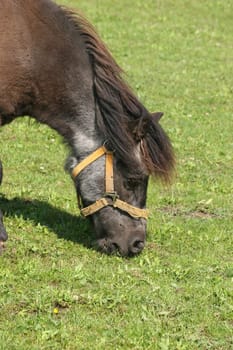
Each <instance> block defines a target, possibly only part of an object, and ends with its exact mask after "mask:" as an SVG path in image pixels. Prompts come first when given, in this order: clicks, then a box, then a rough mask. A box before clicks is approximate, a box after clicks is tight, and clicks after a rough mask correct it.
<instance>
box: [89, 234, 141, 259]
mask: <svg viewBox="0 0 233 350" xmlns="http://www.w3.org/2000/svg"><path fill="white" fill-rule="evenodd" d="M94 247H95V248H96V249H97V250H98V251H100V252H101V253H104V254H107V255H120V256H122V257H132V256H135V255H137V254H139V253H141V251H142V250H143V248H144V247H145V241H143V240H141V239H139V238H137V237H136V238H134V239H133V240H132V242H130V244H129V243H128V242H127V243H122V242H117V241H114V240H111V239H108V238H101V239H98V240H97V241H95V244H94Z"/></svg>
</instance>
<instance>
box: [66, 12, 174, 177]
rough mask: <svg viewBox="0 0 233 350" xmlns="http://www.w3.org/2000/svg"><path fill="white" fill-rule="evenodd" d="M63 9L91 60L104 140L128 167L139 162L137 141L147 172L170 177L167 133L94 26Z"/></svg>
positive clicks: (170, 166)
mask: <svg viewBox="0 0 233 350" xmlns="http://www.w3.org/2000/svg"><path fill="white" fill-rule="evenodd" d="M64 11H65V13H66V16H67V18H68V19H69V20H70V21H71V22H72V23H73V24H74V26H75V28H76V29H77V30H78V31H79V33H80V35H81V36H82V38H83V40H84V43H85V47H86V50H87V52H88V54H89V57H90V61H91V63H92V67H93V72H94V86H93V88H94V94H95V99H96V118H97V125H98V127H99V129H100V130H101V132H102V133H103V134H104V137H105V139H106V140H108V141H109V142H110V143H111V147H112V148H113V149H114V150H115V152H116V154H117V155H118V157H119V158H120V159H121V160H122V161H123V162H124V163H125V164H127V166H128V167H129V168H131V169H135V166H138V165H139V164H138V159H137V158H136V156H135V146H136V144H137V143H139V142H140V145H141V152H142V156H143V161H144V164H145V166H146V168H147V170H148V173H149V174H152V175H155V176H159V177H161V178H162V179H164V180H169V178H170V175H171V172H172V170H173V168H174V157H173V150H172V146H171V143H170V141H169V138H168V137H167V135H166V133H165V132H164V131H163V129H162V128H161V126H160V125H159V124H158V121H157V120H156V119H154V118H153V117H152V115H151V114H150V113H149V112H148V110H147V109H146V108H145V107H144V106H143V105H142V103H141V102H140V101H139V100H138V98H137V97H136V96H135V94H134V93H133V91H132V90H131V88H130V87H129V86H128V84H127V83H126V82H125V81H124V79H123V78H122V73H123V72H122V69H121V68H120V67H119V65H118V64H117V63H116V61H115V60H114V59H113V57H112V55H111V54H110V52H109V51H108V49H107V48H106V46H105V44H104V43H103V41H102V40H101V39H100V37H99V36H98V34H97V33H96V31H95V29H94V28H93V26H92V25H91V24H90V23H89V22H88V21H87V20H86V19H85V18H84V17H83V16H82V15H80V14H77V13H75V12H73V11H70V10H68V9H66V8H65V9H64Z"/></svg>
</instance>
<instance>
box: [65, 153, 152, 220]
mask: <svg viewBox="0 0 233 350" xmlns="http://www.w3.org/2000/svg"><path fill="white" fill-rule="evenodd" d="M103 155H105V194H104V197H102V198H100V199H98V200H97V201H95V202H94V203H93V204H91V205H89V206H88V207H85V208H82V206H81V200H80V197H79V196H78V203H79V208H80V211H81V214H82V215H83V216H89V215H92V214H94V213H96V212H97V211H99V210H100V209H102V208H104V207H107V206H112V207H114V208H118V209H120V210H122V211H124V212H126V213H128V214H129V215H130V216H132V217H133V218H135V219H140V218H143V219H147V218H148V214H149V213H148V210H147V209H140V208H137V207H134V206H133V205H130V204H128V203H126V202H124V201H122V200H120V199H119V196H118V194H117V192H116V191H114V175H113V153H112V152H110V151H108V150H107V149H106V148H105V147H104V146H101V147H100V148H98V149H97V150H96V151H94V152H93V153H91V154H90V155H89V156H88V157H86V158H85V159H84V160H82V161H81V162H80V163H79V164H78V165H77V166H76V167H75V168H74V169H73V171H72V177H73V179H75V178H76V177H77V176H78V175H79V174H80V173H81V171H82V170H84V169H85V168H86V167H87V166H88V165H89V164H91V163H93V162H94V161H96V160H97V159H98V158H100V157H102V156H103Z"/></svg>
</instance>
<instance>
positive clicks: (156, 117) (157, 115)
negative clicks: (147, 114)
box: [151, 112, 163, 123]
mask: <svg viewBox="0 0 233 350" xmlns="http://www.w3.org/2000/svg"><path fill="white" fill-rule="evenodd" d="M151 116H152V118H153V119H154V120H155V121H156V122H157V123H158V122H159V120H160V119H161V118H162V116H163V112H152V113H151Z"/></svg>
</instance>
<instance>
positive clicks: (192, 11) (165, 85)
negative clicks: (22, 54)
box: [0, 0, 233, 350]
mask: <svg viewBox="0 0 233 350" xmlns="http://www.w3.org/2000/svg"><path fill="white" fill-rule="evenodd" d="M57 2H58V3H60V4H65V5H69V6H71V7H73V8H79V9H81V11H82V12H83V13H85V14H86V16H87V17H88V19H89V20H90V21H91V22H92V23H93V24H94V25H95V27H96V28H97V30H98V32H99V34H100V36H101V37H102V39H103V40H104V41H105V42H106V43H107V45H108V47H109V48H110V50H111V52H112V54H113V56H114V57H115V59H116V60H117V62H118V63H119V65H120V66H122V68H123V69H124V71H125V72H126V79H127V80H128V81H129V83H130V84H131V86H132V87H133V89H134V90H135V91H136V92H137V95H138V96H139V98H140V99H141V100H142V102H143V103H144V104H145V106H146V107H147V108H148V109H149V110H151V111H163V112H164V113H165V115H164V117H163V118H162V120H161V124H162V125H163V127H164V129H165V130H166V131H167V132H168V134H169V136H170V138H171V140H172V143H173V146H174V149H175V153H176V158H177V173H176V176H175V178H174V182H173V184H172V185H171V187H163V186H162V185H161V184H159V183H156V182H155V181H151V182H150V186H149V191H148V208H149V209H150V213H151V215H150V218H149V220H148V236H147V244H146V247H145V250H144V251H143V253H142V254H141V255H139V256H136V257H134V258H132V259H123V258H120V257H118V256H106V255H103V254H100V253H98V252H96V251H95V250H92V249H91V248H90V242H91V237H92V233H91V227H90V225H89V224H88V221H86V220H84V219H82V218H80V217H79V213H78V208H77V200H76V195H75V191H74V188H73V184H72V181H71V179H70V177H69V175H68V174H66V173H65V172H64V170H63V163H64V160H65V158H66V156H67V153H68V149H67V146H66V145H64V144H63V142H62V139H61V138H60V136H58V135H57V134H56V133H55V132H54V131H52V130H51V129H49V128H48V127H46V126H43V125H40V124H38V123H36V122H35V121H33V120H31V119H29V118H28V117H25V118H20V119H18V120H16V121H14V122H13V123H12V124H10V125H8V126H6V127H4V128H2V129H0V147H1V160H2V162H3V167H4V178H3V184H2V186H1V189H0V190H1V194H0V208H1V209H2V211H3V213H4V218H5V221H4V223H5V226H6V228H7V230H8V234H9V241H8V242H7V249H6V250H5V251H4V253H3V254H2V255H1V256H0V349H1V350H16V349H17V350H28V349H30V350H42V349H44V350H45V349H46V350H47V349H52V350H60V349H67V350H76V349H78V350H81V349H83V350H84V349H85V350H87V349H97V350H98V349H99V350H100V349H101V350H102V349H106V350H108V349H134V350H140V349H152V350H157V349H158V350H175V349H176V350H186V349H188V350H192V349H203V350H206V349H212V350H214V349H215V350H230V349H232V348H233V331H232V329H233V253H232V251H233V216H232V212H233V201H232V196H233V184H232V169H233V136H232V134H233V132H232V130H233V116H232V104H233V46H232V33H233V4H232V1H230V0H225V1H208V0H203V1H201V2H198V1H195V0H190V1H181V0H175V1H171V0H165V1H161V0H156V1H155V0H146V1H142V0H135V1H133V2H132V1H131V0H118V1H111V0H90V1H85V0H73V1H68V0H67V1H65V0H63V1H62V0H60V1H57ZM0 74H1V73H0Z"/></svg>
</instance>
